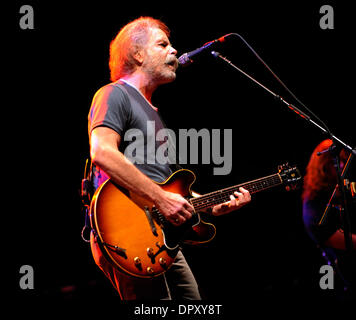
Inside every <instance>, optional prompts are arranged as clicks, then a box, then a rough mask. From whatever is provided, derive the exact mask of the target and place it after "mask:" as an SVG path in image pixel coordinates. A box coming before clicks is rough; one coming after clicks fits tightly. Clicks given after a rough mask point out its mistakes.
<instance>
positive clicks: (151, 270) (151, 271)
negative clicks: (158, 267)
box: [146, 267, 154, 274]
mask: <svg viewBox="0 0 356 320" xmlns="http://www.w3.org/2000/svg"><path fill="white" fill-rule="evenodd" d="M146 270H147V273H149V274H152V273H154V270H153V268H151V267H147V269H146Z"/></svg>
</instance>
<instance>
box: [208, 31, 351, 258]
mask: <svg viewBox="0 0 356 320" xmlns="http://www.w3.org/2000/svg"><path fill="white" fill-rule="evenodd" d="M234 35H237V36H239V37H240V38H241V39H242V40H243V42H244V43H245V44H246V45H247V46H248V47H249V48H250V49H251V50H252V52H253V53H254V54H255V55H256V56H257V58H258V59H259V60H260V61H261V62H262V63H263V64H264V65H265V66H266V68H267V69H268V70H269V71H270V72H271V73H272V74H273V75H274V76H275V77H276V78H277V80H278V81H279V82H280V83H281V84H282V85H283V86H284V87H285V88H286V86H285V85H284V84H283V83H282V82H281V81H280V80H279V78H278V77H277V76H276V75H275V74H274V73H273V72H272V70H271V69H270V68H269V67H268V66H267V65H266V63H265V62H264V61H263V60H262V59H261V58H260V57H259V56H258V55H257V53H256V52H255V51H254V50H253V49H252V48H251V46H250V45H249V44H248V43H247V42H246V41H245V40H244V39H243V38H242V37H241V36H240V35H239V34H234ZM211 54H212V55H213V56H214V57H216V58H220V59H221V60H223V61H224V62H226V63H227V64H229V65H230V66H231V67H233V68H234V69H235V70H237V71H239V72H240V73H242V74H243V75H244V76H246V77H247V78H249V79H250V80H252V81H253V82H254V83H256V84H257V85H258V86H260V87H261V88H263V89H264V90H265V91H267V92H268V93H270V94H271V95H272V96H274V97H275V98H276V99H277V100H278V101H280V102H282V103H284V104H285V105H286V106H287V107H288V108H289V109H290V110H292V111H294V113H296V114H297V115H298V116H300V117H301V118H303V119H304V120H306V121H308V122H309V123H311V124H312V125H314V126H315V127H317V128H318V129H319V130H321V131H322V132H323V133H326V134H328V135H329V136H330V139H331V140H332V141H333V145H334V146H335V145H336V141H337V142H338V143H339V144H341V145H342V146H343V147H344V148H345V149H347V150H349V151H350V156H349V159H348V161H347V164H346V165H345V167H344V170H343V173H342V174H341V173H340V171H341V170H340V161H339V157H338V154H337V152H335V150H334V149H336V148H335V147H332V148H330V150H333V151H332V152H333V154H334V159H335V167H336V169H337V170H336V171H337V181H338V184H337V185H336V187H335V189H334V192H333V195H332V197H331V199H330V201H329V203H328V205H327V207H326V209H325V211H324V214H323V216H322V218H321V220H320V221H319V225H321V224H322V223H324V221H325V218H326V216H327V214H328V211H329V209H330V207H331V205H330V204H331V202H332V201H333V200H334V198H335V195H336V193H337V192H336V190H337V188H338V187H339V189H340V192H341V194H342V200H343V202H344V210H343V216H342V221H343V227H344V240H345V248H346V250H347V251H348V252H349V254H352V253H351V251H352V250H353V245H352V236H351V225H350V215H349V210H348V205H347V201H346V191H345V187H344V183H343V182H344V180H343V179H344V177H345V176H346V172H347V170H348V168H349V166H350V163H351V159H352V158H353V156H354V155H355V154H356V149H355V148H354V149H353V148H351V147H350V146H349V145H347V144H346V143H345V142H343V141H342V140H341V139H339V138H338V137H336V136H335V135H333V134H332V133H331V132H330V130H329V129H328V128H327V127H326V125H325V124H324V123H323V122H322V121H321V120H320V119H319V121H320V122H321V123H323V124H324V126H325V127H326V128H324V127H322V126H320V125H319V124H318V123H316V122H315V121H314V120H312V119H311V117H310V116H309V115H307V114H306V113H305V112H303V111H302V110H300V109H299V108H297V107H296V106H294V105H292V104H291V103H289V102H287V101H286V100H284V99H283V98H282V97H281V96H279V95H277V94H276V93H274V92H273V91H272V90H270V89H268V88H267V87H266V86H264V85H263V84H261V83H260V82H258V81H257V80H256V79H254V78H253V77H251V76H250V75H249V74H247V73H246V72H244V71H243V70H241V69H240V68H238V67H237V66H236V65H234V64H233V63H232V62H231V61H230V60H228V59H227V58H226V57H224V56H222V55H221V54H220V53H219V52H216V51H212V52H211ZM286 89H287V90H288V91H289V92H290V90H289V89H288V88H286ZM290 93H291V92H290ZM291 94H292V93H291ZM292 95H293V94H292ZM293 96H294V95H293ZM294 97H295V96H294ZM295 98H296V97H295ZM296 100H297V98H296ZM298 101H299V100H298ZM304 107H305V106H304ZM305 108H306V107H305ZM311 113H312V112H311ZM315 117H316V116H315ZM316 118H317V117H316Z"/></svg>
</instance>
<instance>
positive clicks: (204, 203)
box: [190, 173, 283, 211]
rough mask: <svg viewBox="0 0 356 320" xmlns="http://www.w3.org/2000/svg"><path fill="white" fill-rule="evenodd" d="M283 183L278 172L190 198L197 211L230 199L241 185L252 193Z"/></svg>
mask: <svg viewBox="0 0 356 320" xmlns="http://www.w3.org/2000/svg"><path fill="white" fill-rule="evenodd" d="M281 184H283V181H282V178H281V177H280V175H279V174H278V173H276V174H272V175H270V176H267V177H264V178H260V179H256V180H253V181H249V182H245V183H242V184H238V185H235V186H232V187H229V188H225V189H221V190H218V191H214V192H211V193H207V194H205V195H202V196H200V197H197V198H192V199H190V202H191V203H192V205H193V207H194V209H195V210H196V211H202V210H204V209H207V208H211V207H214V206H216V205H218V204H221V203H224V202H227V201H230V195H232V194H233V193H234V192H235V191H238V192H239V188H240V187H242V188H244V189H246V190H248V191H249V192H250V194H254V193H257V192H260V191H263V190H266V189H269V188H272V187H276V186H278V185H281Z"/></svg>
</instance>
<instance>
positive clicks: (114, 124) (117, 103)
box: [88, 80, 172, 188]
mask: <svg viewBox="0 0 356 320" xmlns="http://www.w3.org/2000/svg"><path fill="white" fill-rule="evenodd" d="M97 127H108V128H110V129H112V130H114V131H115V132H117V133H118V134H119V135H120V137H121V143H120V146H119V150H120V151H121V152H122V153H123V154H124V155H125V156H126V157H127V158H128V159H129V160H130V161H131V162H133V163H134V165H135V166H136V167H137V168H138V169H139V170H140V171H141V172H143V173H144V174H146V175H147V176H148V177H149V178H151V179H152V180H154V181H157V182H162V181H164V180H166V179H167V177H169V175H170V174H171V173H172V170H171V168H170V165H169V163H162V161H160V162H159V161H157V159H156V154H157V149H158V148H159V146H160V145H161V144H162V143H164V142H165V141H159V140H157V139H156V136H157V132H158V131H160V130H164V128H165V126H164V124H163V122H162V120H161V118H160V115H159V113H158V111H157V109H155V108H154V107H153V106H152V105H151V104H150V103H149V102H148V101H147V100H146V98H145V97H144V96H143V95H142V94H141V93H140V92H139V91H138V90H137V89H136V88H134V87H133V86H131V85H130V84H128V83H126V82H124V81H121V80H119V81H116V82H114V83H110V84H108V85H106V86H104V87H102V88H100V89H99V90H98V91H97V92H96V94H95V96H94V98H93V101H92V105H91V108H90V112H89V115H88V133H89V137H90V136H91V132H92V131H93V129H95V128H97ZM163 162H164V161H163ZM94 173H95V174H94V187H95V188H97V187H98V186H99V185H100V184H101V183H102V182H104V181H105V180H107V179H108V176H107V175H106V174H105V172H103V170H100V168H95V170H94Z"/></svg>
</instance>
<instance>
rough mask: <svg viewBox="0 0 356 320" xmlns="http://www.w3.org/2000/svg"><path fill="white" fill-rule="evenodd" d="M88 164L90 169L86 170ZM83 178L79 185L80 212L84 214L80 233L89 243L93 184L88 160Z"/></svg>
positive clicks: (88, 160) (87, 160)
mask: <svg viewBox="0 0 356 320" xmlns="http://www.w3.org/2000/svg"><path fill="white" fill-rule="evenodd" d="M89 163H90V169H89V170H88V165H89ZM84 167H85V168H84V176H83V179H82V183H81V190H80V196H81V200H82V206H81V211H82V213H83V214H84V226H83V229H82V232H81V236H82V239H83V240H84V241H85V242H90V232H91V229H92V228H91V224H90V217H89V213H90V202H91V199H92V197H93V194H94V184H93V164H92V162H91V160H90V159H89V158H87V159H86V160H85V166H84Z"/></svg>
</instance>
